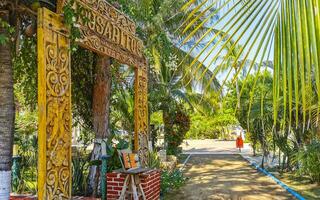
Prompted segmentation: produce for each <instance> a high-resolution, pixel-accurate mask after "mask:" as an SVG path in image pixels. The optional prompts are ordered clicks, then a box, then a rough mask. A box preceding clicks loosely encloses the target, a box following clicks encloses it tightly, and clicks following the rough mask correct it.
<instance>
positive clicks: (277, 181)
mask: <svg viewBox="0 0 320 200" xmlns="http://www.w3.org/2000/svg"><path fill="white" fill-rule="evenodd" d="M240 155H241V156H242V158H244V159H245V160H246V161H248V162H249V163H250V165H251V166H253V167H254V168H256V169H257V170H258V171H260V172H262V173H264V174H265V175H267V176H268V177H270V178H271V179H272V180H273V181H275V182H276V183H277V184H278V185H280V186H281V187H282V188H284V189H285V190H286V191H288V192H289V193H290V194H292V195H293V196H294V197H296V198H297V199H298V200H306V199H305V198H304V197H303V196H301V195H300V194H299V193H298V192H296V191H295V190H294V189H292V188H290V187H289V186H287V185H286V184H285V183H283V182H282V181H280V180H279V179H277V178H276V177H275V176H273V175H272V174H271V173H270V172H268V171H267V170H265V169H262V168H261V167H259V166H258V165H257V164H256V163H255V162H252V161H250V160H249V159H248V158H247V157H246V156H244V155H242V154H240Z"/></svg>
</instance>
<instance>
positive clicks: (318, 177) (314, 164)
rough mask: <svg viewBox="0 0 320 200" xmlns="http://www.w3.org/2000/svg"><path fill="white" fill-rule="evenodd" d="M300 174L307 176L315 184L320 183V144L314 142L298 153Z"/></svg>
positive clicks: (297, 160)
mask: <svg viewBox="0 0 320 200" xmlns="http://www.w3.org/2000/svg"><path fill="white" fill-rule="evenodd" d="M295 161H296V162H297V165H298V166H299V168H298V173H299V174H300V175H307V176H308V177H310V179H311V180H312V181H313V182H317V183H320V169H319V166H320V142H319V141H316V140H314V141H312V142H311V143H310V144H308V145H307V146H306V147H305V148H302V149H300V151H299V152H298V153H296V160H295Z"/></svg>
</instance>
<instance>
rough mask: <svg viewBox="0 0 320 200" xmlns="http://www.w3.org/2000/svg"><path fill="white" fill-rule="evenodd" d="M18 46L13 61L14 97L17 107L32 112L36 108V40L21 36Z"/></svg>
mask: <svg viewBox="0 0 320 200" xmlns="http://www.w3.org/2000/svg"><path fill="white" fill-rule="evenodd" d="M20 46H21V47H20V50H19V52H18V54H17V55H15V56H14V59H13V67H14V81H15V84H14V92H15V97H16V98H17V100H18V102H19V107H22V108H24V109H28V108H29V109H31V110H34V109H35V108H36V107H37V96H38V92H37V89H38V74H37V73H38V67H37V42H36V38H34V37H32V38H28V37H25V36H22V37H21V39H20ZM19 107H18V108H19Z"/></svg>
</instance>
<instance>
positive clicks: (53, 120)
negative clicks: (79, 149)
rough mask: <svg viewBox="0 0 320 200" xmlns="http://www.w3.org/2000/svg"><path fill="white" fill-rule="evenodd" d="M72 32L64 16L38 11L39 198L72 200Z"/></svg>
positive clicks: (45, 10)
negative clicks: (63, 20)
mask: <svg viewBox="0 0 320 200" xmlns="http://www.w3.org/2000/svg"><path fill="white" fill-rule="evenodd" d="M70 70H71V69H70V41H69V30H68V29H67V28H66V27H65V25H64V24H63V22H62V17H61V16H60V15H58V14H55V13H53V12H51V11H49V10H48V9H45V8H41V9H39V11H38V105H39V133H38V148H39V158H38V171H39V172H38V199H39V200H47V199H71V180H72V175H71V76H70V75H71V71H70Z"/></svg>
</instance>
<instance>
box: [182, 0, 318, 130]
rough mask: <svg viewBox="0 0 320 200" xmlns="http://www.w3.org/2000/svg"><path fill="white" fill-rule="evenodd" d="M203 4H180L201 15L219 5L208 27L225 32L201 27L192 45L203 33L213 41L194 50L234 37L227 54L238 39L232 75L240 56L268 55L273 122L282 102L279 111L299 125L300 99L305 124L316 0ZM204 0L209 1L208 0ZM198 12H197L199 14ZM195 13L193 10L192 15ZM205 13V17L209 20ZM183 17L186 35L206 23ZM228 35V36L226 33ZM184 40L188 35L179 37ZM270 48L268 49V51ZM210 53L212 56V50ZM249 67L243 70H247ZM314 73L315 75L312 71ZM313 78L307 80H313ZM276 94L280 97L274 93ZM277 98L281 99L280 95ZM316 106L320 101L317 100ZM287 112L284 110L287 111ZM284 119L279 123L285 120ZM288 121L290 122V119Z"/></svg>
mask: <svg viewBox="0 0 320 200" xmlns="http://www.w3.org/2000/svg"><path fill="white" fill-rule="evenodd" d="M204 1H205V2H207V4H206V5H205V6H204V5H201V4H198V5H197V4H196V3H195V2H197V1H194V0H189V1H188V2H187V3H186V4H185V6H184V7H182V8H183V9H184V10H185V11H186V12H187V13H189V12H190V10H201V12H200V14H201V15H206V16H211V15H213V14H214V13H212V12H209V11H207V10H206V7H207V6H211V7H215V9H216V10H219V12H220V16H221V18H220V19H219V20H217V21H215V22H213V23H211V24H210V27H209V30H213V29H216V28H217V27H219V29H220V30H221V31H223V32H225V33H226V36H225V37H222V38H221V39H219V38H218V36H219V33H216V34H215V35H214V36H209V31H208V32H207V33H205V35H207V37H202V38H200V39H199V40H197V42H196V43H195V45H197V44H199V43H201V41H202V40H203V39H204V38H205V39H208V38H209V40H210V41H212V42H213V41H216V40H218V41H216V45H214V46H213V47H212V46H211V47H209V46H208V47H206V49H205V50H203V51H201V52H200V53H199V54H201V56H204V57H205V56H207V54H208V53H212V52H213V53H212V54H213V56H217V55H219V54H221V52H222V51H224V50H225V47H226V46H227V45H228V44H229V41H230V40H233V41H234V45H232V46H231V47H230V48H229V50H228V51H227V54H229V55H231V54H232V51H233V50H234V49H235V48H236V47H237V45H239V44H240V45H242V46H243V48H242V49H241V50H240V52H239V53H238V56H237V57H236V59H235V60H234V62H233V65H234V66H235V65H237V64H238V61H239V60H240V59H242V60H243V61H242V62H241V64H240V67H239V70H238V72H237V73H236V74H234V75H233V77H232V80H233V81H235V80H236V79H237V76H238V75H239V73H240V72H241V71H242V70H243V66H244V65H245V61H246V60H247V59H248V58H250V59H252V64H251V66H253V65H254V64H253V63H258V68H261V65H262V63H263V62H264V60H269V58H271V57H272V55H273V60H274V70H273V71H274V73H273V76H274V78H273V100H274V102H273V105H274V106H273V113H274V116H273V118H274V125H275V124H276V121H277V118H278V117H279V113H278V112H279V106H280V104H282V105H283V112H284V113H283V115H281V116H282V117H285V118H286V117H287V116H288V118H289V121H291V119H293V118H295V122H296V123H295V126H298V125H299V117H298V116H299V103H296V104H295V108H293V106H294V104H293V102H294V101H295V102H300V101H301V105H302V110H303V120H302V124H303V126H304V127H305V128H308V127H309V124H310V120H311V118H312V114H311V112H310V111H308V107H309V106H310V105H311V102H310V101H308V100H309V99H310V97H311V96H313V97H314V98H315V99H316V101H317V102H318V105H319V101H320V98H319V95H320V64H319V61H318V58H319V57H320V46H319V45H320V31H319V30H320V16H319V13H318V10H319V6H320V4H319V2H318V1H316V0H307V1H304V0H295V1H290V0H275V1H274V0H266V1H255V0H247V1H243V0H218V1H210V0H204ZM208 4H209V5H208ZM200 14H199V15H200ZM196 17H197V15H195V16H193V18H196ZM208 20H209V18H207V19H205V20H204V21H208ZM186 23H189V24H190V25H189V26H187V27H186V28H185V29H184V30H183V31H182V32H183V33H185V34H186V36H185V38H187V39H188V38H191V37H192V36H193V35H194V34H196V33H197V32H198V30H199V29H200V28H201V27H203V26H205V25H206V23H200V24H197V25H196V28H194V29H192V26H191V25H192V23H193V22H192V21H191V22H190V20H189V21H188V22H186ZM227 36H229V38H227ZM184 42H188V40H186V41H184ZM272 51H273V53H271V52H272ZM211 57H212V56H211ZM251 69H252V67H250V68H249V71H248V73H247V74H250V71H251ZM312 74H314V76H312ZM313 82H314V83H315V84H314V85H312V83H313ZM280 94H281V95H283V98H279V97H280ZM280 99H281V100H280ZM318 107H320V106H318ZM293 110H294V111H295V112H293ZM286 113H289V115H287V114H286ZM319 113H320V108H319V109H318V111H317V114H316V119H317V120H318V119H319ZM281 120H283V123H282V127H285V126H286V125H288V123H285V121H286V120H284V119H281ZM289 124H291V123H289Z"/></svg>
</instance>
